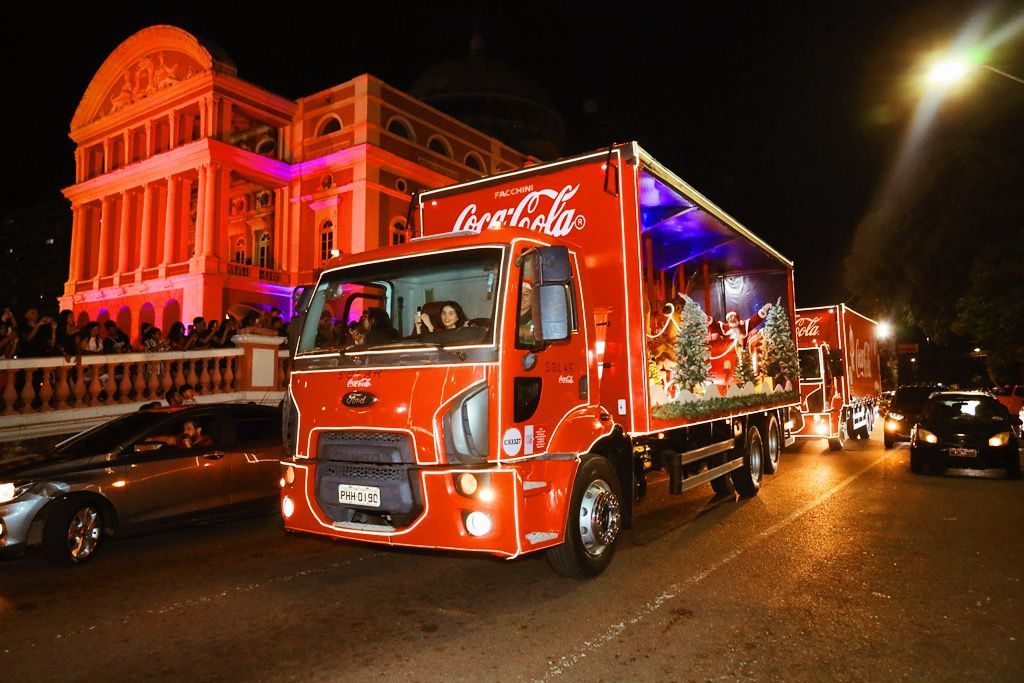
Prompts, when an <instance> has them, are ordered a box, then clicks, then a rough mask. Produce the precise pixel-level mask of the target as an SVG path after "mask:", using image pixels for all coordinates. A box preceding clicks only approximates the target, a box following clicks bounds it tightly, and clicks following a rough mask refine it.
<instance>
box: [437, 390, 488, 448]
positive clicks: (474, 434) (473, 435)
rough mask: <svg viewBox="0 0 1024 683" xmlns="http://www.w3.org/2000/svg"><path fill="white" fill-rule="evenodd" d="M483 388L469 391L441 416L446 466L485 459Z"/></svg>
mask: <svg viewBox="0 0 1024 683" xmlns="http://www.w3.org/2000/svg"><path fill="white" fill-rule="evenodd" d="M488 403H489V401H488V398H487V385H486V384H482V385H480V386H478V387H475V388H473V389H470V390H469V391H468V392H466V393H465V394H464V395H463V396H462V397H460V398H459V399H458V400H457V401H455V404H454V405H453V406H452V407H451V408H450V409H449V410H448V412H447V413H445V416H444V450H445V455H446V456H447V457H448V462H452V463H462V464H471V463H479V462H483V461H485V460H486V459H487V440H488V438H489V433H488V432H489V419H488V418H489V416H488V409H489V405H488Z"/></svg>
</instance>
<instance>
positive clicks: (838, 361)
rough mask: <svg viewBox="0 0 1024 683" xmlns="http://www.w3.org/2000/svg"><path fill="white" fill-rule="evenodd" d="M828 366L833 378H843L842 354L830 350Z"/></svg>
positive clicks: (836, 350)
mask: <svg viewBox="0 0 1024 683" xmlns="http://www.w3.org/2000/svg"><path fill="white" fill-rule="evenodd" d="M828 364H829V369H830V370H831V371H832V376H833V377H842V376H843V353H842V351H839V350H838V349H832V350H831V351H829V352H828Z"/></svg>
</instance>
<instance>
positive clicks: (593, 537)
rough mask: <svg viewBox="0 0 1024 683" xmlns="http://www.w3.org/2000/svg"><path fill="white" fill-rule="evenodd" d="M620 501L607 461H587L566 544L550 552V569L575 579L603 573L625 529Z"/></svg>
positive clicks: (578, 480) (575, 493)
mask: <svg viewBox="0 0 1024 683" xmlns="http://www.w3.org/2000/svg"><path fill="white" fill-rule="evenodd" d="M621 500H622V487H621V486H620V484H619V478H618V476H616V474H615V468H614V467H612V464H611V463H610V462H608V459H607V458H605V457H604V456H601V455H592V456H589V457H587V458H585V459H584V460H583V461H582V462H581V463H580V469H579V471H578V472H577V473H576V481H575V483H574V484H573V487H572V497H571V498H570V503H569V514H568V519H567V520H566V523H565V541H564V542H563V543H562V544H561V545H558V546H555V547H554V548H550V549H548V551H547V558H548V563H549V564H550V565H551V568H552V569H554V570H555V571H556V572H558V573H559V574H561V575H563V576H571V577H573V578H576V579H583V578H586V577H589V576H597V575H598V574H600V573H601V572H603V571H604V570H605V569H606V568H607V567H608V565H609V564H610V563H611V561H612V555H614V554H615V546H616V542H617V541H618V540H619V531H621V529H622V511H621V507H622V504H621Z"/></svg>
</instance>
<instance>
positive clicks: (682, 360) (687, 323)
mask: <svg viewBox="0 0 1024 683" xmlns="http://www.w3.org/2000/svg"><path fill="white" fill-rule="evenodd" d="M683 299H684V302H685V303H684V304H683V312H682V315H681V317H682V324H681V325H680V326H679V335H678V336H677V337H676V363H678V365H677V366H676V371H675V380H676V382H677V383H678V384H679V386H681V387H682V388H683V389H686V390H688V391H693V390H694V387H697V386H701V385H703V384H704V381H705V380H707V378H708V373H710V372H711V349H710V348H709V346H708V324H707V316H705V315H704V311H703V310H701V307H700V306H698V305H697V304H696V302H694V300H693V299H691V298H690V297H688V296H687V297H683Z"/></svg>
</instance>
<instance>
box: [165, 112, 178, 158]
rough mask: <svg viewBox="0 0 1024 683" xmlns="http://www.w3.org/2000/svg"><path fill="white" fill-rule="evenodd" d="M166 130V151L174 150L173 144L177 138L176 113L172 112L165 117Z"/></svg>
mask: <svg viewBox="0 0 1024 683" xmlns="http://www.w3.org/2000/svg"><path fill="white" fill-rule="evenodd" d="M167 128H168V138H167V149H169V150H170V149H174V147H175V142H176V141H177V138H178V114H177V112H173V111H172V112H171V113H170V114H168V115H167Z"/></svg>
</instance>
